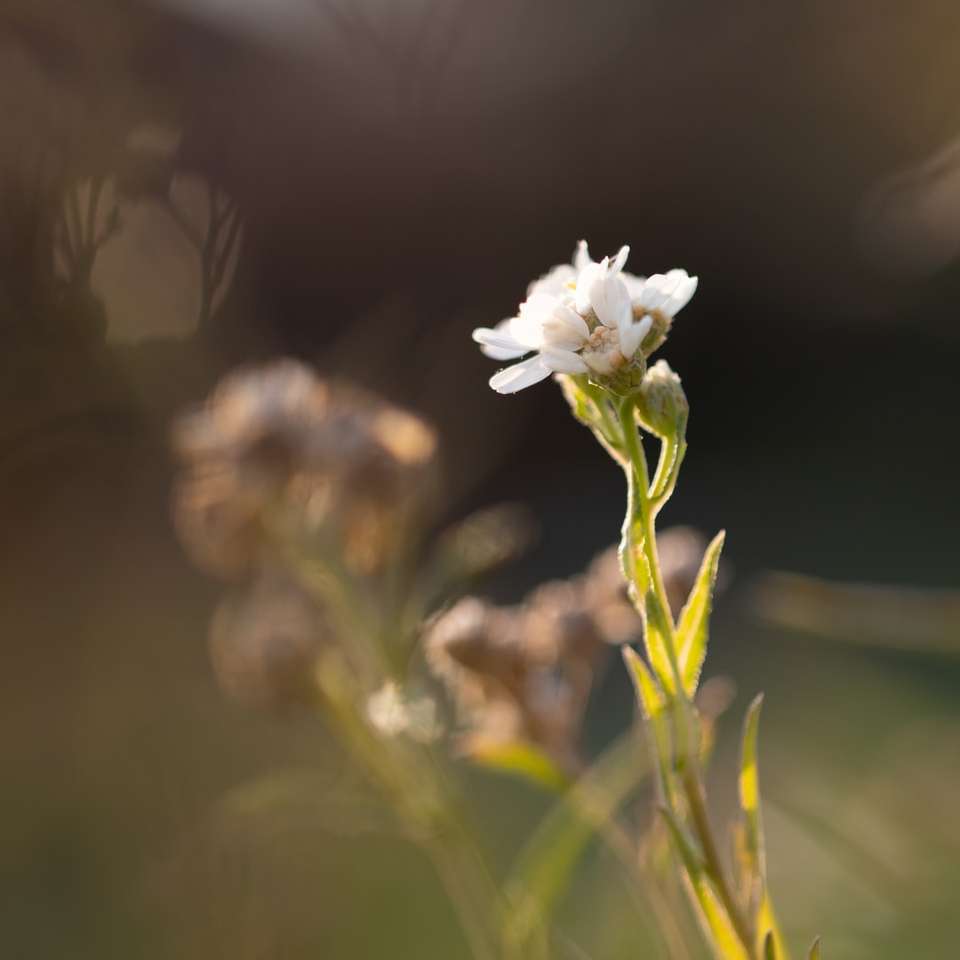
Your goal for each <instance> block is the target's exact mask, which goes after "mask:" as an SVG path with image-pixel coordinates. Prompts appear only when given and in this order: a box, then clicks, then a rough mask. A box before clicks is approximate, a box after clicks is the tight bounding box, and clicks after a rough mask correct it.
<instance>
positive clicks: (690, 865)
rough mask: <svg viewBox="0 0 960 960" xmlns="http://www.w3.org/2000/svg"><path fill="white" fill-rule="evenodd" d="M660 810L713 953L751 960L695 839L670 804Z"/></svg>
mask: <svg viewBox="0 0 960 960" xmlns="http://www.w3.org/2000/svg"><path fill="white" fill-rule="evenodd" d="M660 813H661V814H662V816H663V819H664V821H665V822H666V824H667V828H668V830H669V832H670V839H671V840H672V841H673V845H674V849H675V850H676V851H677V854H678V856H679V857H680V861H681V863H682V864H683V868H684V871H685V873H686V879H687V882H688V884H689V887H690V890H691V891H692V892H693V896H694V899H695V901H696V903H697V905H698V906H699V908H700V920H701V922H702V924H703V926H704V928H705V933H706V934H707V939H708V940H709V942H710V945H711V947H712V948H713V951H714V954H715V955H716V956H717V957H718V960H750V957H749V956H748V954H747V952H746V950H745V949H744V947H743V943H742V942H741V940H740V938H739V936H738V935H737V931H736V928H735V927H734V924H733V921H732V920H731V919H730V916H729V914H728V913H727V911H726V910H725V909H724V907H723V904H722V903H721V902H720V898H719V897H718V896H717V893H716V891H715V889H714V886H713V884H712V882H711V880H710V877H709V875H708V873H707V870H706V864H705V863H704V861H703V859H702V857H701V856H700V855H699V853H698V852H697V850H696V848H695V846H694V842H693V840H692V839H691V838H690V837H689V836H688V835H687V833H686V831H685V829H684V828H683V826H682V825H681V824H680V822H679V820H678V819H677V817H676V816H675V815H674V813H673V812H672V811H671V810H670V809H669V808H668V807H661V808H660Z"/></svg>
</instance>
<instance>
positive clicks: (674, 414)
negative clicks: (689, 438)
mask: <svg viewBox="0 0 960 960" xmlns="http://www.w3.org/2000/svg"><path fill="white" fill-rule="evenodd" d="M689 413H690V407H689V405H688V404H687V397H686V394H685V393H684V392H683V387H682V386H681V384H680V378H679V377H678V376H677V375H676V374H675V373H674V372H673V370H671V369H670V366H669V364H668V363H667V361H666V360H658V361H657V362H656V363H655V364H654V365H653V366H652V367H650V368H649V369H648V370H647V372H646V374H645V375H644V378H643V382H642V383H641V384H640V390H639V391H638V394H637V416H638V417H639V419H640V422H641V423H642V424H643V426H644V427H646V428H647V429H648V430H650V432H651V433H655V434H656V435H657V436H659V437H676V436H682V434H683V433H684V431H685V430H686V424H687V416H688V415H689Z"/></svg>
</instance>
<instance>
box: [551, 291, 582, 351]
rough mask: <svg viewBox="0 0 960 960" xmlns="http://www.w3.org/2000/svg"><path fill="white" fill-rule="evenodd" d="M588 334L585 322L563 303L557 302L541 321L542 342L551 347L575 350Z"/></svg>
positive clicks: (580, 345)
mask: <svg viewBox="0 0 960 960" xmlns="http://www.w3.org/2000/svg"><path fill="white" fill-rule="evenodd" d="M589 336H590V328H589V327H588V326H587V322H586V321H585V320H584V319H583V317H581V316H580V314H579V313H577V311H576V310H572V309H571V308H570V307H568V306H567V305H566V304H564V303H560V302H557V304H556V305H555V306H554V308H553V312H552V313H551V314H550V316H549V317H548V318H547V319H546V320H545V321H544V323H543V342H544V343H545V344H548V345H549V346H551V347H560V348H561V349H565V350H576V349H577V348H578V347H582V346H583V344H584V343H585V341H586V340H587V338H588V337H589Z"/></svg>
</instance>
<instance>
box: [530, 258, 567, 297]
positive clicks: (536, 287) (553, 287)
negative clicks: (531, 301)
mask: <svg viewBox="0 0 960 960" xmlns="http://www.w3.org/2000/svg"><path fill="white" fill-rule="evenodd" d="M576 279H577V271H576V269H575V268H574V267H572V266H571V265H570V264H569V263H561V264H558V265H557V266H555V267H551V268H550V270H549V271H547V273H545V274H544V275H543V276H542V277H538V278H537V279H536V280H534V281H533V283H531V284H530V285H529V286H528V287H527V296H528V297H532V296H533V295H534V294H537V293H546V294H549V295H550V296H554V297H558V296H562V295H564V294H566V293H568V292H569V291H568V287H567V285H568V284H570V283H573V281H574V280H576Z"/></svg>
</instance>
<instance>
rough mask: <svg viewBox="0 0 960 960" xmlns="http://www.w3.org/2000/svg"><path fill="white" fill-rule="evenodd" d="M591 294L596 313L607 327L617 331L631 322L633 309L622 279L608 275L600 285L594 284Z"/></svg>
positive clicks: (615, 275)
mask: <svg viewBox="0 0 960 960" xmlns="http://www.w3.org/2000/svg"><path fill="white" fill-rule="evenodd" d="M591 293H592V296H591V301H592V303H593V309H594V312H595V313H596V315H597V317H598V319H599V320H600V322H601V323H602V324H603V325H604V326H605V327H610V329H611V330H617V329H620V328H621V327H624V326H625V325H626V324H627V323H629V322H630V317H631V316H632V314H633V308H632V306H631V304H630V292H629V291H628V290H627V285H626V284H625V283H624V282H623V278H622V277H620V276H618V275H617V274H607V275H606V276H605V277H604V278H603V280H602V281H601V282H600V283H595V284H594V286H593V290H592V291H591Z"/></svg>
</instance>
